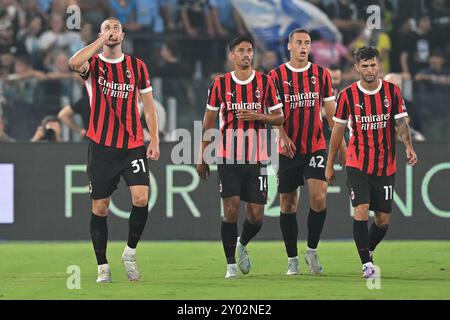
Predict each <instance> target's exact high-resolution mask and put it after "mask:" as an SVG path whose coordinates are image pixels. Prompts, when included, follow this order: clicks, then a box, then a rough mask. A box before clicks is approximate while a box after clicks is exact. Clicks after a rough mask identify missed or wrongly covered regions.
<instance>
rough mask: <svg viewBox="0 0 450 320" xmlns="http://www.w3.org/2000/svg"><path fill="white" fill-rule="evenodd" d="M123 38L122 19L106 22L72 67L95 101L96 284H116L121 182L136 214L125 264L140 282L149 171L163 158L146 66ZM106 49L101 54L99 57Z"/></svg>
mask: <svg viewBox="0 0 450 320" xmlns="http://www.w3.org/2000/svg"><path fill="white" fill-rule="evenodd" d="M123 38H124V33H123V32H122V25H121V23H120V21H119V20H118V19H117V18H108V19H106V20H105V21H103V23H102V25H101V29H100V33H99V37H98V39H97V40H96V41H94V42H93V43H91V44H90V45H88V46H86V47H85V48H83V49H81V50H80V51H79V52H77V53H76V54H75V55H74V56H73V57H72V58H71V59H70V61H69V64H70V67H71V68H72V70H74V71H76V72H78V73H79V74H80V75H81V77H82V78H83V79H84V81H85V86H86V89H87V92H88V95H89V100H90V118H89V127H88V130H87V133H86V136H87V137H88V139H89V150H88V167H87V169H88V176H89V187H90V196H91V199H92V214H91V225H90V229H91V237H92V242H93V246H94V251H95V255H96V258H97V263H98V278H97V282H111V273H110V270H109V265H108V261H107V259H106V246H107V240H108V228H107V223H106V217H107V216H108V207H109V203H110V197H111V194H112V193H113V192H114V190H115V189H117V185H118V183H119V181H120V176H123V177H124V179H125V181H126V183H127V185H128V186H129V187H130V191H131V198H132V210H131V214H130V218H129V234H128V243H127V246H126V247H125V250H124V252H123V255H122V261H123V263H124V265H125V270H126V273H127V276H128V279H129V280H131V281H134V280H138V279H139V272H138V270H137V266H136V254H135V250H136V246H137V243H138V241H139V239H140V237H141V235H142V232H143V230H144V227H145V224H146V221H147V217H148V192H149V171H148V163H147V158H150V159H152V160H157V159H158V158H159V137H158V121H157V114H156V108H155V105H154V101H153V95H152V86H151V84H150V78H149V73H148V70H147V67H146V65H145V63H144V62H143V61H142V60H140V59H137V58H134V57H132V56H129V55H127V54H123V53H122V41H123ZM100 49H102V50H103V51H102V53H99V54H97V52H98V51H99V50H100ZM138 95H140V98H141V99H142V102H143V104H144V113H145V120H146V124H147V126H148V128H149V132H150V136H151V141H150V144H149V146H148V148H147V150H146V149H145V146H144V141H143V131H142V126H141V122H140V118H139V111H138Z"/></svg>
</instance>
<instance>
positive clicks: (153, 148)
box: [147, 141, 159, 160]
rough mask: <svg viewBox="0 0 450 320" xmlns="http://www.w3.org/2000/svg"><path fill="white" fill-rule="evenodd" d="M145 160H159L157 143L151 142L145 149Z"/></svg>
mask: <svg viewBox="0 0 450 320" xmlns="http://www.w3.org/2000/svg"><path fill="white" fill-rule="evenodd" d="M147 159H150V160H158V159H159V141H151V142H150V144H149V145H148V148H147Z"/></svg>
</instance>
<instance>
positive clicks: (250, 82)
mask: <svg viewBox="0 0 450 320" xmlns="http://www.w3.org/2000/svg"><path fill="white" fill-rule="evenodd" d="M281 107H282V104H281V100H280V97H279V95H278V92H277V89H276V87H275V85H274V84H273V81H272V79H271V78H270V77H269V76H267V75H265V74H263V73H261V72H258V71H253V73H252V75H251V76H250V78H248V79H247V80H245V81H241V80H239V79H238V78H237V77H236V76H235V74H234V71H233V72H229V73H226V74H225V75H223V76H221V77H218V78H217V79H216V80H215V81H214V82H213V83H212V85H211V87H210V88H209V92H208V101H207V109H208V110H211V111H219V112H220V115H219V123H220V132H221V137H220V140H219V141H218V152H217V156H219V157H222V158H227V159H233V160H237V161H244V162H260V161H267V160H268V159H269V157H268V152H267V143H268V140H267V139H268V137H267V129H266V124H265V123H263V122H260V121H242V120H238V119H237V117H236V114H237V112H238V111H239V110H242V109H247V110H252V111H253V112H258V113H269V112H271V111H273V110H276V109H279V108H281Z"/></svg>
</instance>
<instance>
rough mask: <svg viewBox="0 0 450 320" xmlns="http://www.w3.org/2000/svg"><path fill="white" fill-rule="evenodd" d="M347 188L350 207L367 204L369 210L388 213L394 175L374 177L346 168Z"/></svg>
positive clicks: (390, 207) (390, 204) (392, 194)
mask: <svg viewBox="0 0 450 320" xmlns="http://www.w3.org/2000/svg"><path fill="white" fill-rule="evenodd" d="M346 171H347V188H348V192H349V195H350V199H351V201H352V206H353V207H356V206H358V205H360V204H369V210H372V211H381V212H385V213H390V212H391V211H392V199H393V197H394V182H395V174H393V175H391V176H376V175H370V174H367V173H364V172H362V171H361V170H359V169H356V168H352V167H347V168H346Z"/></svg>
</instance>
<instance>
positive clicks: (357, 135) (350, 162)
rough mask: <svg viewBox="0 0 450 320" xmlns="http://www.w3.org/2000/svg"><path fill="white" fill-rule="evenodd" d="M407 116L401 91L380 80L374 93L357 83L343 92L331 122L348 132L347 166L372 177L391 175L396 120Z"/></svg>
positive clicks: (394, 166) (393, 166) (394, 162)
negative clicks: (342, 126) (340, 125)
mask: <svg viewBox="0 0 450 320" xmlns="http://www.w3.org/2000/svg"><path fill="white" fill-rule="evenodd" d="M407 115H408V113H407V112H406V106H405V101H404V100H403V97H402V94H401V91H400V88H398V87H397V86H395V85H394V84H392V83H390V82H387V81H384V80H379V86H378V87H377V89H375V90H374V91H368V90H366V89H364V88H363V87H362V86H361V83H360V81H358V82H355V83H353V84H352V85H350V86H349V87H347V88H346V89H344V90H342V91H341V93H340V95H339V98H338V101H337V108H336V113H335V115H334V117H333V119H334V121H336V122H339V123H346V124H348V127H349V129H350V141H349V144H348V148H347V161H346V166H347V167H354V168H358V169H359V170H361V171H363V172H366V173H367V174H371V175H377V176H390V175H392V174H394V173H395V171H396V161H395V120H397V119H400V118H402V117H406V116H407Z"/></svg>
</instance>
